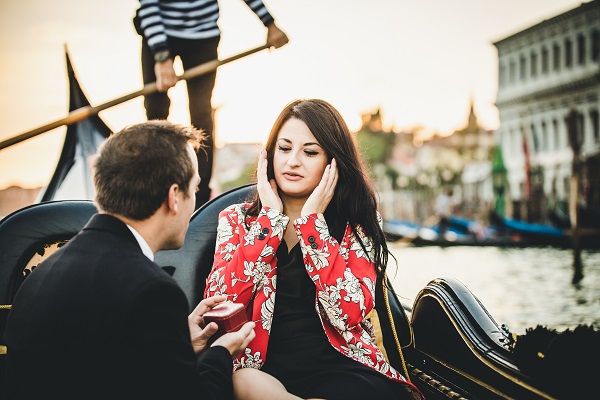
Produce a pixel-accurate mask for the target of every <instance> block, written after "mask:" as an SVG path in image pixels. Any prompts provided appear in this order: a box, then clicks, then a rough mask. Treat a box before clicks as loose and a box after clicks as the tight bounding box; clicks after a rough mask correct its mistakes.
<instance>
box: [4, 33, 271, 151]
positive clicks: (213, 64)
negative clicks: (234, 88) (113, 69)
mask: <svg viewBox="0 0 600 400" xmlns="http://www.w3.org/2000/svg"><path fill="white" fill-rule="evenodd" d="M269 47H270V46H269V45H268V44H263V45H262V46H259V47H255V48H253V49H250V50H247V51H244V52H242V53H239V54H236V55H233V56H231V57H228V58H225V59H223V60H218V59H216V60H212V61H208V62H206V63H204V64H200V65H198V66H196V67H194V68H190V69H188V70H187V71H185V72H184V73H183V74H181V75H179V76H178V77H177V81H178V82H179V81H181V80H188V79H192V78H196V77H198V76H200V75H203V74H206V73H208V72H212V71H214V70H216V69H217V68H218V67H219V66H221V65H224V64H227V63H230V62H232V61H235V60H238V59H240V58H243V57H246V56H248V55H250V54H254V53H256V52H259V51H261V50H265V49H268V48H269ZM156 90H157V89H156V82H151V83H148V84H147V85H144V87H143V88H142V89H140V90H137V91H135V92H131V93H128V94H126V95H124V96H121V97H117V98H116V99H113V100H109V101H107V102H105V103H102V104H100V105H97V106H85V107H81V108H78V109H76V110H73V111H71V112H70V113H69V114H68V115H67V116H66V117H64V118H61V119H58V120H56V121H53V122H50V123H48V124H46V125H43V126H40V127H38V128H35V129H32V130H30V131H27V132H24V133H21V134H20V135H17V136H14V137H12V138H10V139H7V140H4V141H2V142H0V150H2V149H5V148H7V147H10V146H12V145H14V144H17V143H20V142H23V141H25V140H28V139H31V138H32V137H35V136H38V135H40V134H42V133H44V132H47V131H50V130H52V129H55V128H58V127H59V126H62V125H71V124H74V123H76V122H79V121H82V120H84V119H86V118H89V117H91V116H92V115H97V114H98V113H99V112H100V111H102V110H106V109H107V108H110V107H114V106H116V105H117V104H121V103H124V102H126V101H129V100H131V99H134V98H136V97H138V96H144V95H147V94H150V93H154V92H156Z"/></svg>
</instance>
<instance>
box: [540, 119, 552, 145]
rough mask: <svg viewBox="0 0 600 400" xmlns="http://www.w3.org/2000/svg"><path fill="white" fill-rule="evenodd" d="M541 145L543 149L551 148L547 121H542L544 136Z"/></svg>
mask: <svg viewBox="0 0 600 400" xmlns="http://www.w3.org/2000/svg"><path fill="white" fill-rule="evenodd" d="M541 139H542V140H541V143H540V146H541V147H542V150H550V141H549V140H548V130H547V129H546V123H545V122H542V138H541Z"/></svg>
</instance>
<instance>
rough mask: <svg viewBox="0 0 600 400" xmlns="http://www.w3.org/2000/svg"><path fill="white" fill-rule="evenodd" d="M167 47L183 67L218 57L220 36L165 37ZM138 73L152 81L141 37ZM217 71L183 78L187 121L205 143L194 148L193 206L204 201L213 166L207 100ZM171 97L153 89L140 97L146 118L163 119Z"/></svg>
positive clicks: (148, 54)
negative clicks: (196, 176)
mask: <svg viewBox="0 0 600 400" xmlns="http://www.w3.org/2000/svg"><path fill="white" fill-rule="evenodd" d="M168 40H169V48H170V51H171V55H172V56H173V57H176V56H179V58H180V59H181V63H182V64H183V69H184V71H186V70H188V69H190V68H193V67H195V66H197V65H200V64H203V63H205V62H208V61H212V60H214V59H216V58H217V57H218V53H217V47H218V46H219V41H220V37H216V38H210V39H204V40H189V39H178V38H173V37H169V39H168ZM142 76H143V79H144V85H146V84H148V83H150V82H155V81H156V75H155V74H154V57H153V55H152V52H151V51H150V47H149V46H148V44H147V43H146V41H145V40H142ZM216 78H217V72H216V71H214V72H210V73H206V74H203V75H200V76H199V77H197V78H194V79H190V80H187V81H186V84H187V94H188V101H189V112H190V122H191V124H192V125H193V126H195V127H196V128H198V129H202V130H203V131H204V133H205V134H206V136H207V139H206V142H205V143H204V144H205V147H204V148H203V149H200V150H199V151H198V154H197V155H198V170H199V172H200V179H201V181H200V187H199V190H198V193H196V208H199V207H200V206H201V205H202V204H204V203H206V202H207V201H208V200H209V199H210V193H211V190H210V180H211V177H212V170H213V153H214V148H215V146H214V144H215V140H214V136H213V130H214V119H213V117H214V115H213V108H212V103H211V98H212V93H213V89H214V87H215V81H216ZM170 106H171V100H170V99H169V96H168V95H167V93H164V92H155V93H151V94H149V95H146V96H145V98H144V107H145V108H146V118H148V119H149V120H150V119H167V118H168V116H169V108H170Z"/></svg>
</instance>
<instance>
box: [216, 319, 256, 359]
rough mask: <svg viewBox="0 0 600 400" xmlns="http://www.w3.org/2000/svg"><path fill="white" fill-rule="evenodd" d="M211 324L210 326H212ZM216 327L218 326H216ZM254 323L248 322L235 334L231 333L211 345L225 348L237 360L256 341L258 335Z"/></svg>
mask: <svg viewBox="0 0 600 400" xmlns="http://www.w3.org/2000/svg"><path fill="white" fill-rule="evenodd" d="M212 324H213V322H211V323H210V324H209V325H212ZM215 325H216V324H215ZM254 326H255V324H254V322H253V321H250V322H246V323H245V324H244V325H242V327H241V328H240V329H239V330H238V331H235V332H229V333H226V334H224V335H223V336H221V337H220V338H218V339H217V340H215V341H214V342H213V344H211V347H212V346H223V347H225V348H226V349H227V350H229V354H231V357H232V358H236V357H237V356H238V355H239V354H240V353H241V352H242V351H244V349H245V348H246V347H248V344H249V343H250V342H251V341H252V340H254V336H256V333H255V332H254Z"/></svg>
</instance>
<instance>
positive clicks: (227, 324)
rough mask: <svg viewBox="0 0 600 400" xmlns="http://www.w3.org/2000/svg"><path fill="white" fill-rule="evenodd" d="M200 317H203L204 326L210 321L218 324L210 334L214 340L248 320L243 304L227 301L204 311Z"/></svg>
mask: <svg viewBox="0 0 600 400" xmlns="http://www.w3.org/2000/svg"><path fill="white" fill-rule="evenodd" d="M202 318H203V319H204V324H205V326H206V325H208V324H209V323H211V322H216V323H217V325H218V326H219V330H218V331H217V333H215V334H214V335H213V336H211V340H214V339H216V338H218V337H219V336H221V335H224V334H225V333H228V332H235V331H237V330H238V329H240V328H241V327H242V325H244V324H245V323H246V322H248V316H247V315H246V308H245V307H244V305H243V304H241V303H232V302H229V301H228V302H225V303H221V304H219V305H217V306H215V307H213V308H212V309H210V310H209V311H207V312H205V313H204V315H203V316H202Z"/></svg>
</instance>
